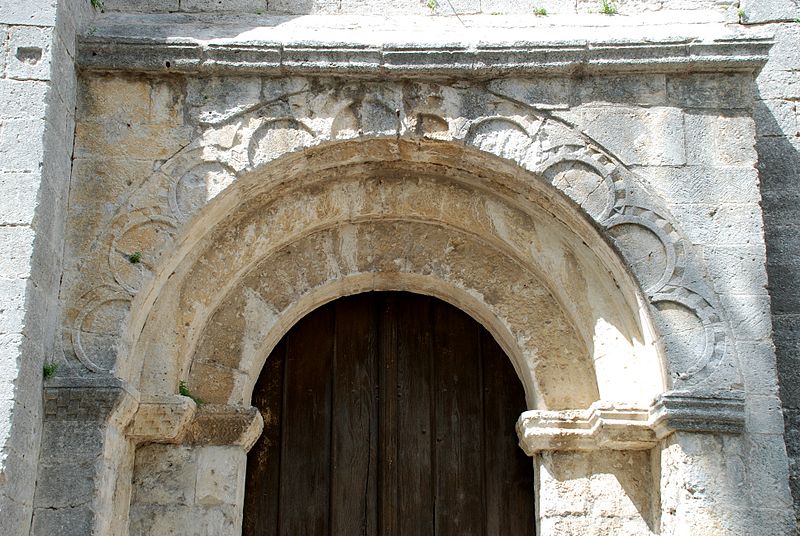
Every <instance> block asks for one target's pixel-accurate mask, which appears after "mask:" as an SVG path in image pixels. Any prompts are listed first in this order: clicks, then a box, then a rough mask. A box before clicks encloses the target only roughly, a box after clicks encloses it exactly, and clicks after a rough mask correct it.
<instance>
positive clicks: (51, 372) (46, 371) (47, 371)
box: [42, 363, 58, 380]
mask: <svg viewBox="0 0 800 536" xmlns="http://www.w3.org/2000/svg"><path fill="white" fill-rule="evenodd" d="M56 372H58V363H45V364H44V365H43V366H42V376H44V379H45V380H49V379H50V378H52V377H53V376H55V375H56Z"/></svg>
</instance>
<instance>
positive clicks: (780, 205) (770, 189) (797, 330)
mask: <svg viewBox="0 0 800 536" xmlns="http://www.w3.org/2000/svg"><path fill="white" fill-rule="evenodd" d="M756 97H757V98H758V99H759V100H757V101H756V104H755V117H756V121H757V131H758V132H759V136H758V138H757V142H756V150H757V152H758V172H759V178H760V181H761V198H762V207H763V213H764V235H765V238H766V243H767V277H768V280H769V295H770V299H771V305H772V326H773V341H774V342H775V350H776V354H777V365H778V382H779V386H780V398H781V404H782V406H783V414H784V423H785V434H786V449H787V453H788V455H789V471H790V480H789V482H790V487H791V490H792V496H793V499H794V502H795V504H798V503H800V353H798V350H799V349H800V293H798V292H797V289H798V287H800V260H799V259H800V240H798V239H797V236H798V233H799V232H800V151H798V148H800V132H790V133H789V135H794V136H795V138H794V139H793V140H792V139H788V138H787V137H786V136H785V132H784V131H783V130H782V127H781V125H780V123H779V121H778V119H776V117H775V116H774V115H773V112H772V110H770V109H769V107H768V106H767V105H766V104H765V103H764V102H763V101H762V100H760V95H758V94H757V95H756ZM789 104H794V105H795V106H796V103H787V105H789Z"/></svg>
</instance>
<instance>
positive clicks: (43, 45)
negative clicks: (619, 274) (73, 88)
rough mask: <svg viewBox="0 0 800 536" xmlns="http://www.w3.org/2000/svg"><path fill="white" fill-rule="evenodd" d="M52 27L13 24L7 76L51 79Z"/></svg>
mask: <svg viewBox="0 0 800 536" xmlns="http://www.w3.org/2000/svg"><path fill="white" fill-rule="evenodd" d="M52 41H53V29H52V28H51V27H44V28H40V27H36V26H12V27H11V28H10V29H9V47H8V55H7V56H6V76H7V77H9V78H14V79H16V80H50V60H51V52H50V49H51V45H52Z"/></svg>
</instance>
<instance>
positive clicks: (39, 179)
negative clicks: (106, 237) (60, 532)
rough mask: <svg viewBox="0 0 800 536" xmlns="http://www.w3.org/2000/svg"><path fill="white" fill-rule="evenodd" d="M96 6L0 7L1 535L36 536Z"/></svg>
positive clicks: (78, 1) (79, 0)
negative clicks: (79, 73)
mask: <svg viewBox="0 0 800 536" xmlns="http://www.w3.org/2000/svg"><path fill="white" fill-rule="evenodd" d="M91 16H92V14H91V10H90V6H89V2H88V1H87V0H72V1H69V0H64V1H61V2H58V3H57V2H56V1H55V0H50V1H44V2H34V1H27V0H26V1H22V0H20V1H13V2H2V3H0V43H1V45H2V46H1V48H0V191H2V196H0V512H2V515H0V534H8V535H22V534H28V531H29V527H30V520H31V511H32V505H33V495H34V484H35V481H36V466H37V461H38V455H39V440H40V433H41V422H42V397H41V392H42V365H43V363H44V362H45V361H46V360H47V359H48V358H49V357H50V356H52V354H53V345H54V341H55V337H54V335H55V331H56V326H57V322H56V318H57V313H58V300H57V297H58V284H59V277H60V275H61V248H62V236H63V232H64V231H63V227H64V214H65V207H66V200H67V189H68V184H69V177H70V170H71V156H72V139H73V132H74V126H75V88H76V75H75V69H74V67H73V65H74V56H75V36H76V34H77V29H78V28H79V27H80V26H81V25H82V24H83V23H84V21H86V20H87V19H88V18H90V17H91Z"/></svg>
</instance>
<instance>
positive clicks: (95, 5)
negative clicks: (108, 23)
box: [89, 0, 103, 11]
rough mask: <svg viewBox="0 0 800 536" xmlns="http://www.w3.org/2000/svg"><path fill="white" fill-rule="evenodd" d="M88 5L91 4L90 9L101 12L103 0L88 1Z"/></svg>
mask: <svg viewBox="0 0 800 536" xmlns="http://www.w3.org/2000/svg"><path fill="white" fill-rule="evenodd" d="M89 3H91V4H92V7H93V8H95V9H96V10H97V11H102V10H103V0H89Z"/></svg>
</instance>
